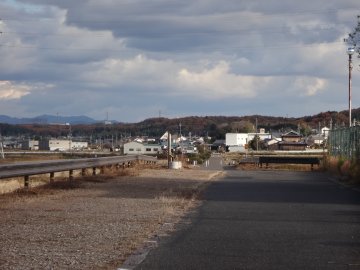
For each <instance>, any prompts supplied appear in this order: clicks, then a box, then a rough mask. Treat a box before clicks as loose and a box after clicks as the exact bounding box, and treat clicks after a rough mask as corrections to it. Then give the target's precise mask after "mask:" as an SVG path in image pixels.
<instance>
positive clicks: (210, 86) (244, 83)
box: [177, 61, 270, 99]
mask: <svg viewBox="0 0 360 270" xmlns="http://www.w3.org/2000/svg"><path fill="white" fill-rule="evenodd" d="M177 80H178V83H179V87H180V90H181V91H180V94H181V93H182V94H187V95H189V94H192V95H196V96H200V97H203V98H207V99H218V98H229V97H240V98H252V97H255V96H256V95H257V92H258V90H259V87H260V86H261V85H264V84H265V83H267V82H269V80H270V78H269V77H257V76H241V75H236V74H234V73H231V71H230V67H229V64H228V63H226V62H224V61H222V62H219V63H218V64H217V65H215V66H214V67H213V68H210V69H209V68H207V69H203V70H201V71H199V72H191V71H189V70H188V69H186V68H184V69H182V70H180V71H179V73H178V76H177Z"/></svg>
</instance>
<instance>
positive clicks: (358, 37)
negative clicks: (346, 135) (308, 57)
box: [344, 15, 360, 127]
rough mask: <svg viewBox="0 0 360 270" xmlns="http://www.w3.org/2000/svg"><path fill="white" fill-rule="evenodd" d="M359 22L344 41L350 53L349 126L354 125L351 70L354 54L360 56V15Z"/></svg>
mask: <svg viewBox="0 0 360 270" xmlns="http://www.w3.org/2000/svg"><path fill="white" fill-rule="evenodd" d="M357 19H358V22H357V26H356V27H355V30H354V31H353V32H352V33H349V35H348V38H345V39H344V42H345V43H347V44H348V46H349V47H348V49H347V54H348V55H349V85H348V91H349V127H351V126H352V117H351V71H352V69H353V64H352V55H353V54H354V53H355V52H357V53H358V57H360V15H358V16H357Z"/></svg>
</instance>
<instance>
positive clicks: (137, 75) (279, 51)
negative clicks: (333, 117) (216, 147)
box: [0, 0, 360, 122]
mask: <svg viewBox="0 0 360 270" xmlns="http://www.w3.org/2000/svg"><path fill="white" fill-rule="evenodd" d="M359 14H360V3H359V0H311V1H310V0H303V1H283V0H266V1H265V0H263V1H260V0H222V1H220V0H151V1H149V0H102V1H98V0H77V1H73V0H26V1H25V0H0V19H1V21H0V31H1V32H2V34H1V35H0V114H6V115H9V116H14V117H32V116H37V115H41V114H53V115H56V114H59V115H63V116H71V115H87V116H89V117H92V118H94V119H97V120H102V119H105V118H106V115H107V114H108V117H109V119H114V120H118V121H123V122H137V121H141V120H144V119H146V118H150V117H158V116H159V114H160V115H161V116H163V117H168V118H174V117H182V116H190V115H196V116H205V115H231V116H243V115H250V114H261V115H272V116H289V117H290V116H294V117H296V116H304V115H311V114H315V113H319V112H322V111H328V110H346V109H347V106H348V56H347V54H346V48H347V45H346V44H344V42H343V39H344V38H345V37H346V36H347V34H348V33H350V32H351V31H353V30H354V29H355V27H356V25H357V15H359ZM359 64H360V59H358V58H356V57H354V69H353V98H352V102H353V107H356V108H357V107H360V67H359Z"/></svg>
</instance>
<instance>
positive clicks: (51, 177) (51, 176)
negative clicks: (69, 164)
mask: <svg viewBox="0 0 360 270" xmlns="http://www.w3.org/2000/svg"><path fill="white" fill-rule="evenodd" d="M54 178H55V173H54V172H51V173H50V184H52V183H54Z"/></svg>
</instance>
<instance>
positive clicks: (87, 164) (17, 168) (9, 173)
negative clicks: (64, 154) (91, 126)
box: [0, 155, 157, 187]
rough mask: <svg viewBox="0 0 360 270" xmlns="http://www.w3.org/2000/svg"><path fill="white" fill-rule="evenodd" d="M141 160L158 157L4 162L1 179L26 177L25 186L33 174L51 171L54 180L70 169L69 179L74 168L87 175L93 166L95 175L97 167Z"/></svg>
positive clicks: (116, 165) (126, 165)
mask: <svg viewBox="0 0 360 270" xmlns="http://www.w3.org/2000/svg"><path fill="white" fill-rule="evenodd" d="M140 161H143V162H145V163H156V162H157V159H156V158H155V157H150V156H145V155H128V156H115V157H100V158H81V159H67V160H50V161H38V162H22V163H15V164H3V165H0V180H1V179H6V178H13V177H24V186H25V187H28V186H29V177H30V176H32V175H39V174H47V173H50V182H52V181H53V180H54V174H55V173H56V172H64V171H69V179H70V180H72V178H73V171H74V170H81V175H85V171H86V169H88V168H91V169H92V170H93V175H95V174H96V169H97V168H100V169H101V170H102V171H103V170H104V168H105V167H108V166H115V167H116V168H125V167H130V166H131V164H133V163H135V162H140Z"/></svg>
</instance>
